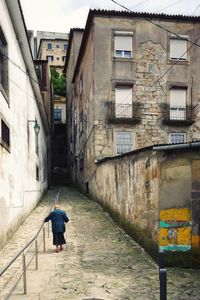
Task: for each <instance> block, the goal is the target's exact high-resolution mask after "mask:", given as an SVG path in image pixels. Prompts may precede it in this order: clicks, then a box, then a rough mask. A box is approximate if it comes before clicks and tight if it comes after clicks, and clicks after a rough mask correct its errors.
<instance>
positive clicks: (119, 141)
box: [115, 131, 133, 155]
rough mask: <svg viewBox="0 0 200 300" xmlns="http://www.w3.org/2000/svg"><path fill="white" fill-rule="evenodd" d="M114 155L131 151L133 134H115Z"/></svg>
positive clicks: (127, 132)
mask: <svg viewBox="0 0 200 300" xmlns="http://www.w3.org/2000/svg"><path fill="white" fill-rule="evenodd" d="M115 138H116V154H117V155H119V154H123V153H126V152H130V151H132V150H133V133H132V132H130V131H118V132H116V136H115Z"/></svg>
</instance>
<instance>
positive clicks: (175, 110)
mask: <svg viewBox="0 0 200 300" xmlns="http://www.w3.org/2000/svg"><path fill="white" fill-rule="evenodd" d="M196 108H197V106H191V105H190V106H170V105H167V106H166V107H165V108H163V121H162V122H163V124H164V125H175V126H181V125H183V126H189V125H192V124H193V123H194V122H195V117H196Z"/></svg>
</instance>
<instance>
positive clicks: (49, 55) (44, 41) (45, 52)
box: [36, 31, 68, 74]
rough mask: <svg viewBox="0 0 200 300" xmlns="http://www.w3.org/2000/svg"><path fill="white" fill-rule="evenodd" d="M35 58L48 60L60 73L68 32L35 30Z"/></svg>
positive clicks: (64, 56) (63, 62) (63, 61)
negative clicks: (36, 48)
mask: <svg viewBox="0 0 200 300" xmlns="http://www.w3.org/2000/svg"><path fill="white" fill-rule="evenodd" d="M36 41H37V47H38V50H37V58H38V59H42V60H48V62H49V65H50V66H54V67H56V70H57V72H59V73H60V74H62V71H63V67H64V64H65V59H66V52H67V47H68V34H67V33H57V32H45V31H37V36H36Z"/></svg>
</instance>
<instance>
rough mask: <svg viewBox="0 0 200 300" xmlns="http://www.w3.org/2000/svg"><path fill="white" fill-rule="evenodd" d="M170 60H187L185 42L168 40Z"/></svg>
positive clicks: (174, 39) (173, 39)
mask: <svg viewBox="0 0 200 300" xmlns="http://www.w3.org/2000/svg"><path fill="white" fill-rule="evenodd" d="M170 59H172V60H173V59H175V60H177V59H179V60H180V61H186V60H187V41H186V40H182V39H178V38H177V39H176V38H171V39H170Z"/></svg>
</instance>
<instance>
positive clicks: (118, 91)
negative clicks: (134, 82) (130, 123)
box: [115, 86, 132, 118]
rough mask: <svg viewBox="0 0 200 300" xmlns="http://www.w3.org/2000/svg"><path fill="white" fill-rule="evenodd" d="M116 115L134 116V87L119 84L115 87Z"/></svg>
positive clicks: (123, 116)
mask: <svg viewBox="0 0 200 300" xmlns="http://www.w3.org/2000/svg"><path fill="white" fill-rule="evenodd" d="M115 117H116V118H131V117H132V87H130V86H117V87H116V88H115Z"/></svg>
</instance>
